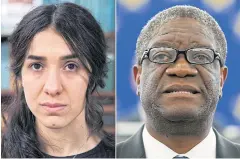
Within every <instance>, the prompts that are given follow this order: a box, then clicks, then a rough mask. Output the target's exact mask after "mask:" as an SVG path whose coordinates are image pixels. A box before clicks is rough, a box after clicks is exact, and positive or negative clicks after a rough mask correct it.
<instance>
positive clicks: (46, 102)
mask: <svg viewBox="0 0 240 159" xmlns="http://www.w3.org/2000/svg"><path fill="white" fill-rule="evenodd" d="M88 81H89V76H88V73H87V71H86V70H85V68H84V67H83V65H82V64H81V62H80V61H79V59H78V58H76V57H75V56H73V54H72V52H71V51H70V49H69V47H68V45H67V44H66V42H65V41H64V39H63V38H62V37H61V36H60V35H59V34H58V33H57V32H56V31H54V29H52V28H48V29H46V30H44V31H42V32H40V33H38V34H36V35H35V36H34V38H33V40H32V43H31V45H30V48H29V51H28V53H27V55H26V59H25V62H24V65H23V68H22V86H23V89H24V94H25V98H26V102H27V105H28V107H29V109H30V110H31V112H32V113H33V114H34V116H35V117H36V121H37V124H41V125H43V126H45V127H48V128H63V127H66V126H68V125H69V124H70V123H72V121H74V120H75V119H85V111H84V110H85V94H86V90H87V86H88Z"/></svg>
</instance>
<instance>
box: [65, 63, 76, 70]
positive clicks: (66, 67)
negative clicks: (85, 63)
mask: <svg viewBox="0 0 240 159" xmlns="http://www.w3.org/2000/svg"><path fill="white" fill-rule="evenodd" d="M77 69H78V66H77V65H76V64H74V63H69V64H67V65H66V66H65V70H66V71H76V70H77Z"/></svg>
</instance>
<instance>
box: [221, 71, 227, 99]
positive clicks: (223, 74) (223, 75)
mask: <svg viewBox="0 0 240 159" xmlns="http://www.w3.org/2000/svg"><path fill="white" fill-rule="evenodd" d="M227 74H228V68H227V66H224V67H221V69H220V78H221V79H220V80H221V81H220V89H221V90H220V97H221V96H222V89H223V86H224V83H225V81H226V79H227Z"/></svg>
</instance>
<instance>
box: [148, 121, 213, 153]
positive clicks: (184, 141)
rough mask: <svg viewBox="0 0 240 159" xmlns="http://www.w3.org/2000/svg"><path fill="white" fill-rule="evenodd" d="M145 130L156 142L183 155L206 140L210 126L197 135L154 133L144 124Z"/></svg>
mask: <svg viewBox="0 0 240 159" xmlns="http://www.w3.org/2000/svg"><path fill="white" fill-rule="evenodd" d="M146 128H147V130H148V132H149V134H150V135H151V136H152V137H154V138H155V139H156V140H158V141H159V142H161V143H163V144H164V145H166V146H167V147H169V148H170V149H172V150H173V151H174V152H176V153H179V154H185V153H187V152H188V151H190V150H191V149H192V148H193V147H195V146H196V145H197V144H199V143H200V142H201V141H203V140H204V139H205V138H206V136H207V135H208V133H209V131H210V128H211V126H210V127H208V128H205V129H203V131H202V132H201V133H199V134H198V135H170V134H160V133H158V132H156V131H154V130H153V129H152V128H151V126H149V125H148V124H146Z"/></svg>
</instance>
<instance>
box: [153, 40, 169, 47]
mask: <svg viewBox="0 0 240 159" xmlns="http://www.w3.org/2000/svg"><path fill="white" fill-rule="evenodd" d="M151 47H173V44H172V43H170V42H167V41H164V42H155V43H153V45H152V46H151Z"/></svg>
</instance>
